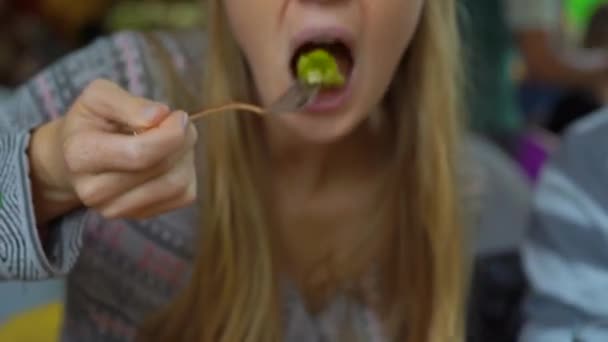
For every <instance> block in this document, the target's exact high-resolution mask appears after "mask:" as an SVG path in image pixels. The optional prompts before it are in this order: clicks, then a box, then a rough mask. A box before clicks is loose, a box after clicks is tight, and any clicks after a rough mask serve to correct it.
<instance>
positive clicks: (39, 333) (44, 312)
mask: <svg viewBox="0 0 608 342" xmlns="http://www.w3.org/2000/svg"><path fill="white" fill-rule="evenodd" d="M62 318H63V303H62V302H52V303H50V304H47V305H42V306H38V307H35V308H34V309H31V310H28V311H25V312H22V313H19V314H17V315H15V316H13V317H12V318H11V319H9V320H8V322H5V323H3V324H1V325H0V342H57V341H58V340H59V329H60V327H61V322H62Z"/></svg>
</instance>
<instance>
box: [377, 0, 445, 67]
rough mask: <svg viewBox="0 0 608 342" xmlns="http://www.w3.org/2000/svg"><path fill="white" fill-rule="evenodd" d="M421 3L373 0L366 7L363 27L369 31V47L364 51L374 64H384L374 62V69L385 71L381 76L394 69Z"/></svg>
mask: <svg viewBox="0 0 608 342" xmlns="http://www.w3.org/2000/svg"><path fill="white" fill-rule="evenodd" d="M433 1H437V0H433ZM423 2H424V1H423V0H384V1H378V0H376V2H374V5H370V6H368V12H369V13H368V14H369V15H368V17H367V18H368V22H367V23H366V25H367V27H369V28H370V30H369V35H370V37H369V39H368V42H369V43H370V45H369V46H368V48H367V51H369V53H371V54H374V55H375V58H374V59H376V62H380V60H383V61H384V63H375V64H376V66H375V67H378V68H381V69H386V70H385V73H386V72H389V73H390V72H392V71H393V70H394V69H395V68H396V67H397V64H398V63H399V61H400V60H401V57H402V56H403V54H404V52H405V51H406V50H407V48H408V46H409V44H410V42H411V40H412V37H413V35H414V33H415V31H416V29H417V27H418V24H419V22H420V16H421V12H422V6H423ZM388 62H390V63H388ZM378 71H380V70H378Z"/></svg>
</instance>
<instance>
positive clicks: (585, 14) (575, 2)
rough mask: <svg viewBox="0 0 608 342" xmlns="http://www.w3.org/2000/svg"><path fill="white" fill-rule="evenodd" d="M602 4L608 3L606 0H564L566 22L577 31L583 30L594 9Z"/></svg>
mask: <svg viewBox="0 0 608 342" xmlns="http://www.w3.org/2000/svg"><path fill="white" fill-rule="evenodd" d="M603 4H608V0H566V1H565V3H564V9H565V11H566V15H567V20H568V23H569V24H570V25H572V26H573V27H574V29H575V30H576V31H577V32H583V31H584V30H585V29H586V27H587V24H588V23H589V19H590V18H591V15H592V14H593V12H595V9H596V8H597V7H598V6H600V5H603Z"/></svg>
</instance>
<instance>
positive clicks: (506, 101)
mask: <svg viewBox="0 0 608 342" xmlns="http://www.w3.org/2000/svg"><path fill="white" fill-rule="evenodd" d="M429 1H433V0H429ZM457 1H458V3H459V5H460V7H461V14H462V30H463V39H464V43H465V46H466V55H467V57H468V58H469V60H468V61H469V62H468V63H467V65H465V66H464V67H465V69H466V70H467V73H466V77H467V80H468V86H467V89H468V90H471V92H470V93H469V95H468V97H467V98H468V99H469V105H470V107H471V123H470V125H471V128H472V131H473V132H474V135H473V144H472V149H473V152H474V154H475V155H476V156H477V158H478V159H479V160H480V161H481V163H482V164H483V167H484V168H485V171H486V174H487V175H488V176H487V177H486V178H487V180H488V181H487V183H486V185H484V186H485V187H486V189H487V191H486V192H487V193H488V195H487V199H486V200H485V201H484V203H483V204H482V205H481V209H482V213H481V218H480V228H479V234H477V241H476V243H475V246H476V251H477V259H476V271H475V277H476V278H475V281H474V285H473V286H474V288H473V292H474V296H473V299H472V302H473V303H472V306H471V312H472V313H471V317H470V322H471V323H470V325H471V331H472V332H471V337H470V340H471V341H496V342H500V341H514V340H515V337H514V336H515V335H516V333H517V329H518V327H519V326H520V324H521V317H520V314H519V308H518V306H517V304H518V303H519V301H520V300H521V297H522V294H523V293H524V291H525V281H524V279H523V278H524V277H523V275H522V272H521V269H520V266H519V261H518V260H519V259H518V254H517V247H518V243H519V241H520V239H521V236H522V235H523V233H524V230H525V224H526V215H527V210H528V206H529V200H530V196H531V195H530V194H531V191H532V190H533V189H534V186H535V182H536V179H537V176H538V173H539V171H540V170H541V169H542V166H543V164H544V162H545V160H546V158H547V157H548V156H550V155H551V152H552V151H553V150H554V149H555V147H556V146H557V145H558V144H559V142H560V137H561V134H562V133H563V131H564V129H565V128H567V127H568V125H570V124H571V123H572V122H573V121H574V120H576V119H578V118H581V117H583V116H584V115H587V114H588V113H590V112H591V111H593V110H595V109H597V108H599V107H600V106H602V105H605V104H608V91H606V90H607V89H597V88H594V86H593V85H586V84H584V82H569V81H568V80H567V77H566V78H564V77H557V76H556V77H553V76H552V75H550V73H551V72H552V71H551V70H548V69H547V70H548V71H547V70H544V71H543V72H542V73H541V72H538V70H535V68H538V64H539V62H538V61H540V62H541V64H550V63H549V60H550V59H551V58H553V57H552V56H550V54H548V53H547V52H546V51H544V52H543V51H540V52H539V51H530V44H529V41H531V42H535V40H534V39H532V38H529V37H528V38H526V36H525V35H524V34H523V33H522V32H527V31H526V30H528V31H530V32H531V33H532V34H534V33H535V32H536V33H538V32H537V31H538V30H537V28H535V27H531V26H530V25H529V24H528V26H518V27H514V26H513V25H512V24H509V22H508V20H507V19H506V17H507V15H506V14H507V13H506V12H507V11H508V8H507V6H506V5H505V3H506V2H508V1H501V0H457ZM537 1H538V2H540V1H542V2H544V3H550V4H551V5H550V6H552V7H551V8H552V9H553V10H555V11H556V13H557V17H558V18H559V22H558V25H554V26H552V27H550V29H549V30H547V28H546V27H543V28H542V29H543V30H544V31H545V33H546V36H545V37H544V38H549V40H550V45H551V48H552V49H554V50H552V51H553V52H554V53H556V54H557V53H559V54H562V53H563V55H564V56H566V55H568V54H569V53H571V54H572V55H573V56H582V55H583V54H585V56H584V57H581V58H580V59H578V60H583V59H584V60H586V59H589V60H592V59H593V54H594V52H595V51H601V50H603V51H604V52H605V51H606V50H605V49H608V28H607V27H608V14H607V12H608V10H606V9H605V7H603V6H608V0H562V1H559V0H528V1H519V2H518V1H511V2H512V3H519V4H518V6H521V7H523V8H524V9H523V11H521V8H520V11H519V12H523V13H525V12H526V11H525V7H526V6H531V7H535V6H534V5H533V4H535V3H536V2H537ZM602 8H604V9H602ZM201 13H202V12H201V6H200V1H198V0H193V1H154V0H139V1H120V0H87V1H75V0H18V1H17V0H0V100H1V99H2V98H5V97H7V96H9V95H10V93H11V91H13V90H14V89H15V88H16V87H18V86H19V85H20V84H21V83H23V82H24V81H26V80H27V79H29V78H30V77H32V76H33V75H34V74H36V73H37V72H38V71H40V70H41V69H43V68H44V67H46V66H48V65H49V64H51V63H53V62H54V61H56V60H57V59H59V58H61V57H62V56H64V55H65V54H67V53H70V52H71V51H74V50H76V49H78V48H80V47H83V46H85V45H87V44H89V43H90V42H91V41H92V40H94V39H95V38H97V37H99V36H100V35H106V34H109V33H112V32H116V31H121V30H142V29H180V28H189V27H194V26H200V25H203V26H204V21H203V19H202V15H201ZM515 19H517V18H515ZM511 20H512V21H513V20H514V19H513V18H511ZM515 21H517V20H515ZM535 30H536V31H535ZM530 32H529V33H530ZM532 37H536V38H538V35H537V36H534V35H532ZM530 39H532V40H530ZM536 42H537V41H536ZM533 45H538V44H533ZM575 59H577V58H575ZM543 62H546V63H543ZM589 63H592V61H590V62H589ZM558 69H559V68H558ZM555 72H559V70H558V71H555ZM539 75H541V76H539ZM607 84H608V82H607ZM489 89H496V91H495V92H491V91H488V90H489ZM482 90H485V92H482ZM488 108H490V109H488ZM62 291H63V288H62V282H61V280H55V281H48V282H42V283H0V341H2V342H4V341H11V342H17V341H36V342H40V341H53V340H54V339H53V338H54V336H56V329H57V327H58V325H59V323H60V317H61V301H62V296H63V292H62ZM34 322H35V325H36V327H37V328H36V329H31V327H32V326H31V325H32V324H33V323H34ZM490 330H492V331H494V333H495V334H496V335H495V336H491V337H490V336H489V335H486V334H487V332H488V331H490Z"/></svg>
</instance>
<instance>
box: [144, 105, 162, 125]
mask: <svg viewBox="0 0 608 342" xmlns="http://www.w3.org/2000/svg"><path fill="white" fill-rule="evenodd" d="M163 110H168V107H167V106H166V105H164V104H153V105H150V106H148V107H146V108H145V109H144V112H143V115H144V118H145V119H146V120H148V121H151V120H154V119H155V118H156V116H157V115H158V114H159V112H161V111H163Z"/></svg>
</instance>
